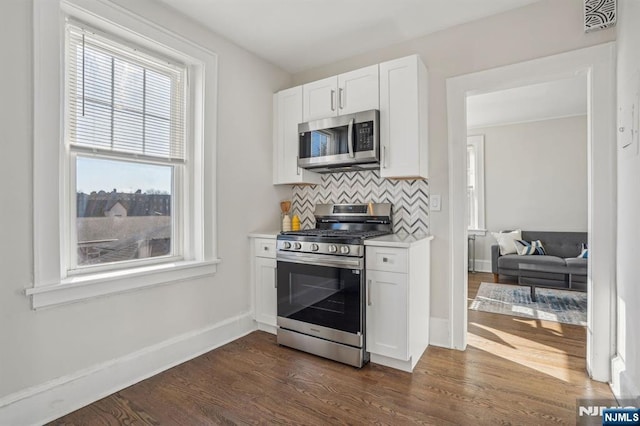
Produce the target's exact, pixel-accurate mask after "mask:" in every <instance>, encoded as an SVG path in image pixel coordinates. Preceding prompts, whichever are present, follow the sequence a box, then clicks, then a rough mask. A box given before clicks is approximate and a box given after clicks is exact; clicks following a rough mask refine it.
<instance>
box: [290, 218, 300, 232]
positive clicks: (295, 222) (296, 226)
mask: <svg viewBox="0 0 640 426" xmlns="http://www.w3.org/2000/svg"><path fill="white" fill-rule="evenodd" d="M291 230H292V231H299V230H300V218H299V217H298V215H297V214H294V215H293V217H292V218H291Z"/></svg>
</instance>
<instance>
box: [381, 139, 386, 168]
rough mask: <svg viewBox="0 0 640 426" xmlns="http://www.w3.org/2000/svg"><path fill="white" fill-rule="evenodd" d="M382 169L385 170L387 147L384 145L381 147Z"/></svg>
mask: <svg viewBox="0 0 640 426" xmlns="http://www.w3.org/2000/svg"><path fill="white" fill-rule="evenodd" d="M382 168H383V169H386V168H387V147H386V146H384V145H383V146H382Z"/></svg>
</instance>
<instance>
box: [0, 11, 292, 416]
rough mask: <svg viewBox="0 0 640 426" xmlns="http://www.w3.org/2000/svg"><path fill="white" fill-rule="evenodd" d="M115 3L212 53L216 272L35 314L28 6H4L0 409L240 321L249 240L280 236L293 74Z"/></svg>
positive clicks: (193, 27) (160, 16) (172, 15)
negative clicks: (276, 108) (276, 134)
mask: <svg viewBox="0 0 640 426" xmlns="http://www.w3.org/2000/svg"><path fill="white" fill-rule="evenodd" d="M117 3H120V4H121V5H122V6H125V7H127V8H129V9H132V10H134V11H136V12H138V13H139V14H141V15H144V16H145V17H146V18H148V19H150V20H152V21H153V22H155V23H157V24H159V25H161V26H163V27H165V28H167V29H170V30H172V31H174V32H176V33H179V34H181V35H182V36H184V37H187V38H189V39H191V40H194V41H196V42H197V43H199V44H201V45H202V46H205V47H207V48H209V49H211V50H212V51H214V52H216V53H217V54H218V55H219V82H218V86H219V99H218V105H219V108H218V110H219V118H218V123H219V128H218V169H217V185H218V211H219V223H218V230H219V233H218V246H219V249H218V254H219V257H220V258H222V263H221V264H220V265H219V268H218V273H217V274H216V275H215V276H213V277H209V278H202V279H197V280H192V281H189V282H183V283H177V284H170V285H166V286H162V287H156V288H153V289H145V290H139V291H135V292H131V293H123V294H117V295H113V296H108V297H102V298H97V299H92V300H87V301H84V302H81V303H75V304H70V305H66V306H58V307H55V308H50V309H45V310H41V311H33V310H31V308H30V302H29V300H28V299H27V297H25V295H24V289H25V288H27V287H30V286H31V283H32V274H33V271H32V265H33V261H32V255H33V253H32V251H33V244H32V238H33V235H32V204H33V202H32V184H33V180H32V154H33V149H32V138H33V130H32V129H33V120H32V108H33V101H32V99H33V82H32V52H33V49H32V43H33V36H32V2H31V1H28V0H4V1H2V2H0V16H2V18H3V24H2V26H1V28H0V51H2V54H3V57H4V58H5V62H7V63H8V62H9V61H10V62H11V66H4V67H1V71H0V72H1V73H2V74H1V76H0V93H2V97H1V98H0V129H2V135H1V136H0V141H1V149H2V156H0V185H1V187H2V189H1V191H0V193H2V199H3V200H2V202H1V208H0V223H2V226H0V233H1V234H0V236H1V241H2V244H0V271H1V276H0V403H1V402H2V399H3V397H6V396H7V395H12V394H14V393H15V392H18V391H22V390H25V389H26V388H29V387H32V386H35V385H39V384H42V383H44V382H46V381H49V380H52V379H54V378H58V377H60V376H65V375H69V374H72V373H74V372H77V371H79V370H82V369H86V368H88V367H91V366H94V365H97V364H100V363H104V362H106V361H109V360H112V359H114V358H117V357H122V356H125V355H128V354H131V353H133V352H135V351H138V350H141V349H143V348H146V347H148V346H150V345H154V344H157V343H160V342H164V341H167V340H168V339H171V338H173V337H175V336H178V335H182V334H186V333H192V332H195V331H197V330H201V329H204V328H207V327H211V326H213V325H214V324H217V323H219V322H221V321H224V320H226V319H229V318H231V317H234V316H237V315H240V314H242V313H246V312H248V311H249V310H250V304H249V303H250V297H249V294H250V289H249V268H248V267H247V265H248V262H249V245H248V240H247V237H246V235H247V233H248V232H250V231H252V230H255V229H257V228H276V229H277V226H278V221H279V203H278V202H279V201H280V199H281V198H284V197H286V196H287V194H288V193H289V191H288V190H287V189H285V188H275V187H274V186H272V185H271V174H272V172H271V158H272V155H271V152H272V148H271V143H272V142H271V135H272V131H271V122H272V115H271V109H272V94H273V92H275V91H277V90H280V89H283V88H285V87H288V86H290V85H291V76H290V75H289V74H287V73H285V72H284V71H282V70H280V69H279V68H277V67H275V66H273V65H271V64H269V63H266V62H265V61H264V60H262V59H259V58H257V57H256V56H255V55H253V54H250V53H248V52H247V51H245V50H242V49H241V48H239V47H237V46H235V45H233V44H232V43H230V42H228V41H226V40H225V39H223V38H221V37H218V36H216V35H215V34H212V33H211V32H208V31H206V30H204V29H203V28H202V27H201V26H199V25H198V24H196V23H194V22H192V21H189V20H187V19H184V18H182V17H181V16H180V15H179V14H178V13H176V12H175V11H172V10H168V9H165V8H164V7H163V6H162V5H160V4H159V3H158V2H155V1H151V0H137V1H135V2H129V1H125V0H118V1H117ZM207 102H215V100H214V99H208V100H207ZM9 399H10V398H9ZM5 400H6V398H5ZM1 405H2V404H0V418H2V415H1V414H2V407H1ZM41 408H42V409H43V410H44V407H41ZM0 423H2V422H1V421H0Z"/></svg>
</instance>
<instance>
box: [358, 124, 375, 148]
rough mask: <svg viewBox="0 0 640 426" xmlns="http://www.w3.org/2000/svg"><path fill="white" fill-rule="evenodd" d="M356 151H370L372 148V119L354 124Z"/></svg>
mask: <svg viewBox="0 0 640 426" xmlns="http://www.w3.org/2000/svg"><path fill="white" fill-rule="evenodd" d="M355 131H356V135H355V136H356V144H355V145H356V151H371V150H372V149H373V140H374V135H373V132H374V127H373V121H365V122H364V123H356V124H355Z"/></svg>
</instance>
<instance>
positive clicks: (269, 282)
mask: <svg viewBox="0 0 640 426" xmlns="http://www.w3.org/2000/svg"><path fill="white" fill-rule="evenodd" d="M255 268H256V269H255V275H254V276H255V280H256V282H255V286H256V292H255V295H256V303H255V309H256V314H255V315H256V321H257V322H261V323H263V324H268V325H271V326H274V327H275V326H276V315H277V290H276V260H275V259H269V258H267V257H256V258H255Z"/></svg>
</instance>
